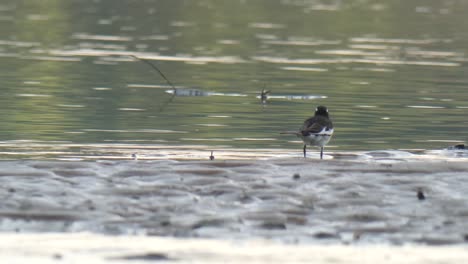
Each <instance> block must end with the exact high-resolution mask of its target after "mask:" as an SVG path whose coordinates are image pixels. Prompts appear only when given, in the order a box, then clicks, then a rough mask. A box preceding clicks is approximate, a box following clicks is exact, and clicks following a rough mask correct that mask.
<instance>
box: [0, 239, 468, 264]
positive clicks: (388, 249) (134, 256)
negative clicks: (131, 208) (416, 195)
mask: <svg viewBox="0 0 468 264" xmlns="http://www.w3.org/2000/svg"><path fill="white" fill-rule="evenodd" d="M0 262H1V263H10V264H11V263H37V264H43V263H178V264H179V263H318V264H320V263H329V264H331V263H333V264H340V263H343V264H344V263H346V264H353V263H356V264H363V263H379V264H386V263H407V264H432V263H446V264H452V263H453V264H455V263H457V264H458V263H468V247H466V246H441V247H431V246H402V247H400V246H384V245H375V246H374V245H372V246H370V245H366V246H345V245H328V246H323V245H283V244H280V243H273V242H269V241H265V240H249V241H240V242H239V241H220V240H209V239H176V238H162V237H143V236H103V235H94V234H88V233H73V234H9V233H6V234H5V233H4V234H1V235H0Z"/></svg>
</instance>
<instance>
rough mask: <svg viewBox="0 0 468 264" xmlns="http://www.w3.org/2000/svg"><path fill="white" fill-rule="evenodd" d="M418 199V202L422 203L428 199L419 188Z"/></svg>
mask: <svg viewBox="0 0 468 264" xmlns="http://www.w3.org/2000/svg"><path fill="white" fill-rule="evenodd" d="M417 197H418V200H420V201H422V200H425V199H426V196H425V195H424V192H423V190H422V188H418V192H417Z"/></svg>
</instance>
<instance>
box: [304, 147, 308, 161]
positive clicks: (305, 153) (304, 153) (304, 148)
mask: <svg viewBox="0 0 468 264" xmlns="http://www.w3.org/2000/svg"><path fill="white" fill-rule="evenodd" d="M306 148H307V145H306V144H304V158H305V157H306Z"/></svg>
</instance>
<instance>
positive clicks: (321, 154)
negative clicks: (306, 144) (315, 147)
mask: <svg viewBox="0 0 468 264" xmlns="http://www.w3.org/2000/svg"><path fill="white" fill-rule="evenodd" d="M320 159H323V147H320Z"/></svg>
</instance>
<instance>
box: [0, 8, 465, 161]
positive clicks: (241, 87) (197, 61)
mask: <svg viewBox="0 0 468 264" xmlns="http://www.w3.org/2000/svg"><path fill="white" fill-rule="evenodd" d="M467 12H468V2H466V1H455V0H453V1H440V0H437V1H435V0H434V1H367V0H361V1H318V0H301V1H298V0H282V1H279V0H278V1H269V0H255V1H249V0H235V1H231V0H229V1H214V0H211V1H210V0H200V1H182V0H177V1H173V0H170V1H169V0H147V1H131V0H125V1H119V2H118V3H116V2H115V1H110V0H96V1H91V0H73V1H58V0H47V1H13V0H5V1H2V3H1V4H0V32H1V37H0V65H1V66H2V67H1V68H2V71H1V72H0V74H1V76H0V77H1V78H0V89H1V95H2V96H1V97H0V100H1V101H0V106H1V111H0V124H1V129H0V138H1V140H2V143H3V144H2V146H3V150H2V153H3V156H5V155H7V156H8V155H17V154H18V152H21V151H22V149H21V148H22V147H25V148H28V146H30V145H31V144H30V143H31V142H34V143H37V144H39V145H36V146H39V149H38V151H40V149H41V148H40V146H49V147H50V146H54V145H60V144H65V143H66V144H69V145H67V146H69V147H70V148H69V149H71V150H72V151H73V150H79V148H80V146H82V145H85V144H88V145H89V144H96V145H97V146H100V145H98V144H135V145H136V146H148V145H165V146H180V145H198V146H206V145H208V146H210V148H214V147H218V148H231V147H232V148H247V149H248V148H266V149H296V148H297V149H298V150H299V151H300V148H301V143H300V142H298V141H297V139H296V138H291V137H288V136H282V135H279V132H280V131H283V130H295V129H297V128H298V127H299V126H300V125H301V124H302V122H303V120H304V119H306V118H307V117H309V116H310V115H312V114H313V111H314V109H315V107H316V106H317V105H322V104H323V105H326V106H328V107H329V109H330V113H331V115H332V118H333V119H334V123H335V126H336V129H335V131H336V134H335V136H334V138H333V139H332V141H331V143H330V149H331V150H332V151H350V150H381V149H439V148H445V147H446V146H448V145H453V144H454V143H455V142H464V141H465V140H466V138H467V136H466V127H467V123H468V121H467V119H466V113H467V111H468V92H467V86H468V76H467V75H466V73H467V72H468V68H467V65H468V64H467V61H468V60H467V59H468V57H467V52H468V33H467V32H468V22H467V21H468V20H466V14H467ZM129 55H135V56H139V57H141V58H145V59H147V60H149V61H151V62H152V63H153V64H155V65H157V67H159V68H160V69H161V70H162V71H163V72H164V74H165V75H166V76H167V78H168V79H169V80H170V81H171V82H172V83H174V85H175V86H176V87H177V91H176V93H175V95H174V93H170V92H173V91H172V90H171V88H170V87H169V86H168V85H167V83H166V82H165V80H164V79H163V78H161V76H159V75H158V74H157V72H155V71H154V70H153V69H152V68H151V67H149V65H147V64H145V63H143V62H141V61H138V60H135V59H133V58H132V57H130V56H129ZM262 89H268V90H271V98H270V100H269V101H268V103H267V104H266V105H262V104H261V103H260V100H259V99H258V95H259V93H260V91H261V90H262ZM168 91H170V92H168ZM18 146H19V147H18ZM137 148H138V147H137ZM44 149H45V148H44ZM26 156H27V155H26Z"/></svg>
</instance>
